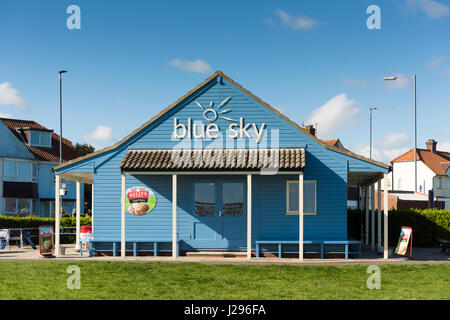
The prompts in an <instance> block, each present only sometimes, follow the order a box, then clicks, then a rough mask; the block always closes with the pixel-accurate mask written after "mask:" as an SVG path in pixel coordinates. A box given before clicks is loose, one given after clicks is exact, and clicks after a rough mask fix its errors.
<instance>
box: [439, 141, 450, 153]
mask: <svg viewBox="0 0 450 320" xmlns="http://www.w3.org/2000/svg"><path fill="white" fill-rule="evenodd" d="M437 149H438V150H439V151H447V152H450V141H439V142H438V144H437Z"/></svg>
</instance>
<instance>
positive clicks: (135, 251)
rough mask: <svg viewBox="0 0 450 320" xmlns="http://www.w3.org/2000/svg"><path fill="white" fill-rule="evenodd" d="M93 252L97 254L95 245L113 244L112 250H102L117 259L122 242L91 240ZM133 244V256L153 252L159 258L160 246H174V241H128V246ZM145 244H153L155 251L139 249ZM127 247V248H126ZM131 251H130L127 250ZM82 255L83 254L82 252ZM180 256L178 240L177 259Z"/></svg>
mask: <svg viewBox="0 0 450 320" xmlns="http://www.w3.org/2000/svg"><path fill="white" fill-rule="evenodd" d="M90 243H91V250H92V254H91V256H92V255H93V254H95V244H96V243H112V249H111V250H109V249H106V250H104V249H102V250H101V251H108V252H112V253H113V256H114V257H116V256H117V253H118V252H119V251H120V245H121V241H120V240H91V242H90ZM129 243H132V244H133V256H134V257H137V256H138V255H139V252H140V251H146V252H153V256H155V257H157V256H158V252H159V245H160V244H162V243H170V244H172V240H167V239H152V240H147V241H126V243H125V245H126V244H129ZM143 243H153V249H152V250H148V249H139V244H143ZM125 247H126V246H125ZM80 248H81V241H80ZM127 251H130V250H127ZM80 254H82V251H81V250H80ZM179 255H180V241H179V240H178V242H177V257H178V256H179Z"/></svg>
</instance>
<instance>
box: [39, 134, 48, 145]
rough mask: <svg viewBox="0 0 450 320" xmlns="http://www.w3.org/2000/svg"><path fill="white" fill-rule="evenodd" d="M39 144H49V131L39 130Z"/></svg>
mask: <svg viewBox="0 0 450 320" xmlns="http://www.w3.org/2000/svg"><path fill="white" fill-rule="evenodd" d="M40 144H41V146H45V147H49V146H50V132H44V131H43V132H41V143H40Z"/></svg>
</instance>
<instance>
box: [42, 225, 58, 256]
mask: <svg viewBox="0 0 450 320" xmlns="http://www.w3.org/2000/svg"><path fill="white" fill-rule="evenodd" d="M54 249H55V242H54V238H53V226H40V227H39V253H40V254H41V255H42V256H47V255H49V256H51V255H53V252H54Z"/></svg>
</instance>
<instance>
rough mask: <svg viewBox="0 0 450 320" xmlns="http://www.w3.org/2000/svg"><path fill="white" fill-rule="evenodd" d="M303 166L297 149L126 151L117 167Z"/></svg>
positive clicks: (279, 167)
mask: <svg viewBox="0 0 450 320" xmlns="http://www.w3.org/2000/svg"><path fill="white" fill-rule="evenodd" d="M304 166H305V150H304V149H300V148H295V149H229V150H222V149H220V150H142V151H128V152H127V154H126V155H125V157H124V158H123V160H122V163H121V164H120V167H121V168H122V170H125V171H133V170H137V171H170V170H184V171H191V170H193V171H195V170H260V169H264V168H267V169H269V168H275V169H279V170H301V169H302V168H303V167H304Z"/></svg>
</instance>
